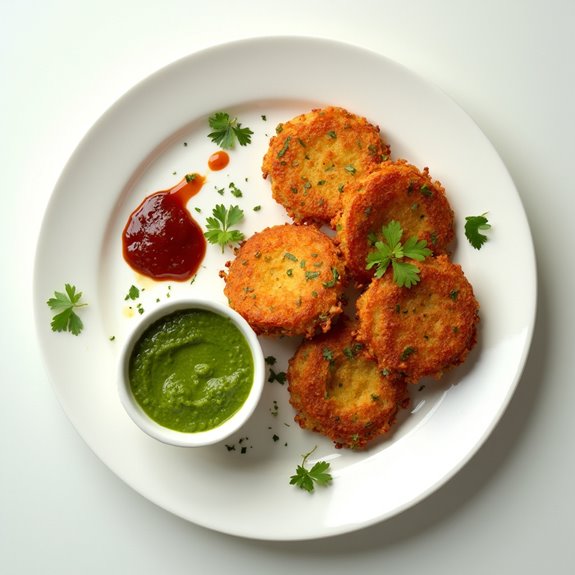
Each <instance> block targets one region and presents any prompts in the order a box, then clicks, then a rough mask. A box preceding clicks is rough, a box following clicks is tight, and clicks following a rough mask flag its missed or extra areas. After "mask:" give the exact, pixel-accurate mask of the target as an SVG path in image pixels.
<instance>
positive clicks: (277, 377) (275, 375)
mask: <svg viewBox="0 0 575 575" xmlns="http://www.w3.org/2000/svg"><path fill="white" fill-rule="evenodd" d="M274 381H277V382H278V383H279V384H280V385H283V384H284V383H285V382H286V381H287V373H286V372H285V371H279V372H276V371H275V370H273V369H272V368H271V367H270V374H269V376H268V382H269V383H274Z"/></svg>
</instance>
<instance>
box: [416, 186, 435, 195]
mask: <svg viewBox="0 0 575 575" xmlns="http://www.w3.org/2000/svg"><path fill="white" fill-rule="evenodd" d="M419 191H420V192H421V194H422V195H424V196H425V197H426V198H430V197H431V196H432V195H433V194H432V192H431V189H430V187H429V186H428V185H427V184H423V186H421V188H419Z"/></svg>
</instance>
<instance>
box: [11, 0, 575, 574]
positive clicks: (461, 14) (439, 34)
mask: <svg viewBox="0 0 575 575" xmlns="http://www.w3.org/2000/svg"><path fill="white" fill-rule="evenodd" d="M574 20H575V3H573V2H569V1H565V0H547V2H545V3H542V2H535V1H525V2H520V1H518V0H517V1H505V0H482V1H481V2H479V1H477V0H475V1H474V2H471V1H467V0H465V1H459V2H456V1H447V0H444V1H439V0H434V1H423V0H422V1H406V2H398V1H397V0H395V1H393V2H391V1H387V0H385V1H376V0H351V1H345V0H316V1H313V0H307V1H302V0H283V1H281V2H278V1H270V0H268V1H265V0H261V1H256V0H251V1H248V0H244V1H243V2H240V1H235V2H234V1H233V0H219V1H217V2H215V1H206V0H204V1H202V2H198V1H194V0H187V1H177V0H163V1H162V2H153V1H152V0H149V1H148V2H142V1H131V0H130V1H122V0H115V1H114V2H112V1H109V0H98V1H97V2H84V1H81V0H76V1H66V0H46V1H41V0H38V1H31V0H0V165H1V167H2V169H1V171H0V198H1V204H0V206H1V214H2V225H1V226H0V250H1V260H0V264H1V269H2V271H1V274H2V276H1V277H2V281H1V283H0V297H1V303H0V306H1V307H0V310H1V311H0V314H1V316H0V317H1V324H0V325H1V328H0V337H1V340H0V349H1V350H2V351H1V354H2V360H1V361H0V369H1V375H0V572H2V573H5V574H6V575H12V574H24V575H28V574H36V573H42V574H44V573H58V574H59V575H68V574H79V573H81V574H87V575H92V574H101V573H106V574H116V573H122V574H123V573H140V574H152V573H154V574H155V573H172V574H174V575H175V574H179V573H200V572H202V571H209V572H210V573H224V572H231V573H238V574H242V573H250V574H253V573H276V574H282V573H296V572H299V573H328V572H329V573H334V574H337V573H349V572H350V571H353V572H364V573H376V572H377V573H394V574H396V575H401V574H404V573H405V574H411V573H416V572H424V573H426V574H430V575H433V574H439V573H441V574H445V573H448V574H450V573H466V574H475V573H477V574H479V573H481V574H483V573H511V574H515V573H522V574H531V573H540V572H541V571H546V572H550V573H553V574H564V573H565V574H567V573H572V572H573V569H574V566H573V565H574V564H575V550H574V545H573V541H572V540H573V534H574V521H573V516H574V513H575V495H574V477H575V450H574V448H573V436H574V435H575V424H574V423H573V415H572V412H573V406H574V405H575V383H574V382H575V377H574V375H573V369H572V363H573V352H574V348H575V346H574V337H573V331H572V329H573V326H574V325H575V311H574V306H573V303H572V301H573V296H572V294H573V293H574V291H575V272H574V271H573V265H574V264H575V256H574V254H573V247H572V246H573V242H572V240H571V220H572V217H573V216H572V214H573V208H572V204H573V199H572V195H573V190H574V187H575V186H574V182H575V176H573V174H572V173H571V167H572V165H573V157H574V155H575V136H574V135H575V114H574V112H573V103H574V102H575V75H574V73H573V54H575V35H574V34H573V31H572V28H573V22H574ZM276 34H292V35H293V34H295V35H310V36H319V37H324V38H331V39H336V40H342V41H346V42H349V43H354V44H357V45H359V46H362V47H365V48H369V49H371V50H375V51H377V52H380V53H381V54H384V55H385V56H387V57H390V58H392V59H394V60H396V61H398V62H399V63H401V64H403V65H405V66H407V67H409V68H411V69H412V70H413V71H415V72H416V73H418V74H420V75H421V76H423V77H424V78H426V79H428V80H430V81H432V82H433V83H435V84H437V85H438V86H439V87H440V88H442V89H443V90H444V91H445V92H446V93H447V94H449V95H450V96H451V97H452V98H453V99H455V100H456V102H457V103H458V104H460V105H461V106H462V107H463V108H464V109H465V110H466V111H467V113H468V114H469V115H470V116H471V117H472V118H473V119H474V120H475V121H476V122H477V123H478V124H479V126H480V128H481V129H482V130H483V131H484V132H485V134H486V135H487V137H488V138H489V139H490V140H491V142H492V143H493V145H494V146H495V148H496V149H497V151H498V153H499V154H500V156H501V157H502V159H503V161H504V162H505V163H506V165H507V167H508V169H509V171H510V173H511V175H512V177H513V179H514V181H515V183H516V185H517V187H518V190H519V193H520V196H521V198H522V201H523V203H524V206H525V210H526V212H527V216H528V218H529V221H530V224H531V229H532V232H533V236H534V242H535V247H536V252H537V258H538V281H539V299H538V315H537V323H536V328H535V335H534V339H533V345H532V350H531V354H530V357H529V359H528V361H527V365H526V368H525V373H524V376H523V377H522V379H521V381H520V384H519V386H518V389H517V392H516V394H515V396H514V398H513V400H512V401H511V404H510V406H509V408H508V410H507V411H506V413H505V415H504V417H503V419H502V421H501V422H500V424H499V425H498V426H497V428H496V429H495V431H494V433H493V434H492V435H491V437H490V438H489V439H488V440H487V442H486V443H485V445H484V446H483V447H482V448H481V450H480V451H479V452H478V453H477V455H476V456H475V457H474V458H473V459H472V460H471V461H470V463H469V464H468V465H467V466H466V467H465V468H464V469H463V470H462V471H461V472H460V473H458V474H457V475H456V476H455V477H454V478H453V479H452V480H451V481H449V482H448V483H447V484H446V485H445V486H444V487H442V488H441V489H440V490H439V491H438V492H436V493H435V494H433V495H432V496H431V497H429V498H428V499H426V500H425V501H423V502H422V503H420V504H419V505H418V506H416V507H414V508H413V509H411V510H408V511H406V512H404V513H403V514H401V515H399V516H398V517H396V518H393V519H391V520H389V521H387V522H385V523H382V524H379V525H376V526H374V527H370V528H368V529H365V530H362V531H358V532H355V533H352V534H348V535H344V536H339V537H335V538H331V539H325V540H318V541H309V542H301V543H274V542H258V541H251V540H244V539H239V538H234V537H230V536H225V535H221V534H218V533H213V532H210V531H207V530H205V529H203V528H200V527H197V526H195V525H191V524H188V523H186V522H184V521H182V520H180V519H178V518H176V517H174V516H172V515H170V514H169V513H167V512H165V511H163V510H162V509H158V508H157V507H155V506H154V505H152V504H151V503H149V502H148V501H147V500H145V499H143V498H142V497H141V496H139V495H138V494H136V493H134V492H133V491H132V490H131V489H130V488H129V487H127V486H126V485H125V484H123V483H122V482H121V481H120V480H119V479H117V478H116V477H115V476H114V475H113V474H112V473H111V472H110V471H109V470H108V469H107V468H106V467H105V466H104V465H103V464H102V463H101V462H100V461H99V460H98V459H97V458H96V457H95V456H94V455H93V454H92V452H91V451H90V450H89V448H88V447H87V446H86V445H85V444H84V442H83V440H82V439H81V438H80V437H79V436H78V434H77V433H76V431H75V430H74V428H73V427H72V426H71V424H70V423H69V421H68V419H67V417H66V415H65V414H64V413H63V411H62V409H61V408H60V406H59V405H58V403H57V400H56V398H55V395H54V393H53V391H52V388H51V385H50V382H49V380H48V377H47V374H46V372H45V370H44V367H43V365H42V362H41V358H40V354H39V350H38V346H37V343H36V339H35V328H34V322H33V315H32V290H31V284H32V263H33V258H34V252H35V247H36V239H37V234H38V231H39V226H40V223H41V220H42V216H43V212H44V209H45V207H46V204H47V201H48V198H49V196H50V193H51V190H52V189H53V187H54V185H55V183H56V180H57V178H58V176H59V174H60V172H61V170H62V169H63V167H64V165H65V163H66V161H67V160H68V158H69V156H70V155H71V153H72V152H73V150H74V148H75V146H76V145H77V144H78V142H79V140H80V139H81V138H82V136H83V135H84V134H85V132H86V131H87V130H88V129H89V128H90V126H91V125H92V124H93V123H94V122H95V121H96V120H97V118H98V117H99V116H100V115H101V114H102V113H103V112H104V111H105V110H106V109H107V108H108V107H109V106H110V105H111V104H112V103H113V102H114V101H115V100H116V99H117V98H118V97H119V96H120V95H122V94H123V93H124V92H126V91H127V90H128V89H129V88H130V87H131V86H133V85H134V84H135V83H136V82H138V81H139V80H141V79H143V78H144V77H146V76H147V75H149V74H150V73H151V72H153V71H155V70H157V69H159V68H161V67H163V66H164V65H166V64H168V63H169V62H171V61H173V60H175V59H176V58H179V57H181V56H184V55H187V54H189V53H190V52H193V51H196V50H197V49H200V48H204V47H207V46H210V45H213V44H217V43H220V42H223V41H228V40H234V39H239V38H247V37H253V36H267V35H276ZM277 73H281V71H278V70H262V74H266V75H269V77H270V80H273V75H274V74H277ZM213 89H214V90H233V86H229V85H227V84H226V83H225V79H222V81H221V83H218V82H216V81H214V85H213ZM500 225H504V224H503V223H502V224H500ZM70 249H73V245H71V246H70ZM498 271H499V273H500V276H501V290H505V273H504V270H498ZM269 520H270V523H272V522H273V521H274V513H273V509H270V514H269Z"/></svg>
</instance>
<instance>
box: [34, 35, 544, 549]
mask: <svg viewBox="0 0 575 575" xmlns="http://www.w3.org/2000/svg"><path fill="white" fill-rule="evenodd" d="M329 104H332V105H338V106H343V107H345V108H348V109H349V110H350V111H352V112H355V113H357V114H360V115H364V116H366V117H367V118H368V119H369V120H370V121H372V122H374V123H376V124H378V125H379V126H380V128H381V131H382V134H383V136H384V138H385V139H386V140H387V141H388V142H389V143H390V144H391V147H392V157H394V158H400V157H401V158H406V159H407V160H409V161H410V162H411V163H413V164H415V165H417V166H418V167H420V168H423V167H424V166H429V169H430V173H431V175H432V176H433V177H434V178H435V179H438V180H440V181H441V182H442V183H443V185H444V186H445V188H446V191H447V194H448V198H449V200H450V202H451V204H452V207H453V209H454V211H455V214H456V225H457V242H456V246H455V251H454V253H453V259H454V260H455V261H457V262H458V263H460V264H461V265H462V267H463V269H464V271H465V273H466V275H467V277H468V278H469V280H470V281H471V283H472V284H473V286H474V289H475V292H476V296H477V298H478V299H479V301H480V304H481V318H482V321H481V328H480V335H479V342H478V345H477V346H476V348H475V349H474V351H473V352H472V354H471V356H470V357H469V359H468V361H467V362H466V363H465V364H464V365H463V366H461V367H460V368H457V369H455V370H453V371H452V372H451V373H449V374H448V375H447V376H446V377H445V378H444V379H443V380H441V381H440V382H424V385H422V386H414V387H413V389H412V392H413V405H412V407H411V408H410V410H409V411H407V410H406V411H405V412H404V413H403V414H402V415H401V417H400V420H399V422H398V425H397V426H396V429H395V431H394V432H393V433H391V434H390V435H389V437H386V438H384V439H381V440H379V441H377V442H376V443H374V444H373V445H372V446H371V448H370V449H368V450H367V451H365V452H362V453H355V452H352V451H346V450H338V449H335V448H334V447H333V445H332V444H331V442H329V441H328V440H326V439H324V438H323V437H321V436H319V435H317V434H314V433H311V432H306V431H303V430H301V429H299V427H298V426H297V425H296V424H295V423H294V421H293V412H292V410H291V407H290V406H289V403H288V398H287V395H288V394H287V389H286V387H287V386H286V385H281V384H280V383H278V382H277V381H275V382H272V383H268V384H266V388H265V392H264V396H263V399H262V401H261V403H260V405H259V407H258V409H257V411H256V414H255V416H254V418H253V419H252V420H251V421H250V422H249V424H248V425H247V426H246V427H245V428H244V429H243V430H241V433H240V434H238V436H237V437H235V438H233V439H231V440H230V441H229V442H227V446H226V445H216V446H211V447H206V448H200V449H182V448H176V447H169V446H167V445H163V444H161V443H159V442H157V441H155V440H153V439H151V438H149V437H148V436H146V435H145V434H144V433H142V432H141V431H140V430H139V429H138V428H137V427H136V426H135V425H134V424H133V423H132V421H131V420H130V418H129V417H128V416H127V414H126V413H125V412H124V410H123V408H122V406H121V404H120V401H119V398H118V394H117V391H116V378H115V374H116V362H117V359H118V350H119V347H120V344H121V342H122V340H123V338H124V337H125V335H126V333H127V330H128V329H129V328H130V326H132V325H133V323H134V322H136V321H137V320H138V317H139V315H140V314H139V313H138V312H137V311H136V310H137V308H138V307H140V308H141V309H142V310H143V312H144V313H146V310H150V309H152V308H153V306H154V305H155V304H156V301H157V300H160V301H161V300H164V299H165V298H168V297H170V298H177V297H182V296H195V295H206V294H208V295H210V296H211V297H213V298H214V299H216V300H220V301H223V302H225V301H226V300H225V298H224V296H223V280H222V279H221V278H220V277H218V271H219V270H220V269H222V267H223V265H224V263H225V262H226V261H227V260H228V259H230V257H231V256H232V253H231V251H230V250H229V249H227V250H226V253H225V254H223V255H222V254H221V253H220V251H219V248H217V247H216V246H212V245H208V250H207V256H206V258H205V260H204V263H203V266H202V268H201V269H200V271H199V273H198V274H197V277H196V279H195V281H194V282H193V283H191V282H185V283H182V284H179V283H176V282H161V283H154V282H151V281H143V280H142V279H141V278H138V277H136V275H135V274H134V273H133V272H132V271H131V269H130V268H129V267H128V266H127V265H126V263H125V262H124V260H123V259H122V254H121V239H120V238H121V231H122V228H123V226H124V224H125V222H126V219H127V218H128V216H129V214H130V213H131V211H132V210H133V209H134V208H136V207H137V205H138V204H139V203H140V201H141V200H142V199H143V198H144V197H145V196H146V195H148V194H150V193H152V192H154V191H157V190H161V189H166V188H169V187H171V186H172V185H174V184H175V183H177V182H178V181H179V180H180V179H181V178H182V177H184V175H185V174H186V173H189V172H199V173H202V174H204V175H205V176H206V177H207V182H206V184H205V186H204V188H203V190H202V191H201V192H200V193H199V194H198V195H197V196H196V197H194V198H192V200H191V201H190V204H189V209H190V211H191V213H192V214H193V215H194V217H195V218H196V220H197V221H198V222H199V223H200V224H201V225H202V226H204V224H205V218H206V217H207V216H209V215H210V214H211V209H212V208H213V207H214V206H215V205H216V204H217V203H224V204H225V205H226V206H227V205H230V204H238V205H240V206H241V207H242V208H243V209H244V212H245V214H246V217H245V221H244V223H243V224H242V230H243V231H244V232H245V233H246V235H249V234H251V233H253V232H254V231H256V230H259V229H262V228H264V227H266V226H268V225H270V224H272V223H279V222H283V221H288V220H287V218H286V216H285V213H284V210H283V208H281V207H280V206H279V205H277V204H275V202H274V201H273V200H272V199H271V194H270V188H269V182H267V181H265V180H263V179H262V177H261V172H260V165H261V159H262V157H263V154H264V152H265V150H266V147H267V142H268V140H269V137H270V136H271V135H272V134H273V133H274V131H275V126H276V124H277V123H278V122H281V121H285V120H288V119H290V118H291V117H293V116H294V115H296V114H299V113H302V112H306V111H309V110H310V109H311V108H312V107H314V106H323V105H329ZM216 111H226V112H229V113H230V114H232V115H237V117H238V119H239V121H240V122H241V123H242V124H243V125H244V126H247V127H249V128H251V129H252V130H253V131H254V136H253V142H252V144H251V145H249V146H246V147H238V148H237V149H235V150H234V151H233V152H231V154H230V156H231V162H230V165H229V166H228V168H227V169H225V170H223V171H221V172H211V171H210V170H209V169H208V167H207V160H208V157H209V155H210V154H211V153H212V152H214V151H215V150H216V149H217V148H216V146H215V145H214V144H212V143H211V142H210V140H209V139H208V137H207V134H208V133H209V131H210V129H209V127H208V117H209V116H210V115H211V114H212V113H214V112H216ZM230 183H234V184H235V186H236V187H237V188H239V189H240V190H241V191H242V197H241V198H236V197H235V196H233V195H232V194H231V189H230ZM256 206H261V209H260V210H259V211H254V210H253V208H254V207H256ZM484 212H488V217H489V220H490V222H491V223H492V225H493V227H492V229H491V230H490V231H489V232H488V234H489V241H488V242H487V243H486V244H485V245H484V246H483V248H482V249H481V250H480V251H477V250H474V249H473V248H472V247H471V246H470V245H469V243H468V242H467V240H466V238H465V236H464V233H463V224H464V221H465V216H468V215H478V214H482V213H484ZM35 272H36V273H35V305H36V318H37V328H38V333H39V339H40V343H41V347H42V349H43V351H44V356H45V361H46V363H47V366H48V369H49V371H50V373H51V376H52V379H53V384H54V387H55V390H56V392H57V394H58V397H59V399H60V401H61V403H62V405H63V407H64V409H65V411H66V413H67V414H68V416H69V417H70V419H71V421H72V423H73V425H74V426H75V427H76V429H77V430H78V431H79V433H80V434H81V436H82V437H83V438H84V439H85V440H86V442H87V443H88V445H89V446H90V447H91V448H92V449H93V450H94V451H95V452H96V454H97V455H98V456H99V457H100V458H101V459H102V461H104V462H105V463H106V464H107V465H108V466H109V467H110V468H111V469H112V470H113V471H114V472H115V473H117V474H118V475H119V476H120V477H121V478H122V479H123V480H124V481H125V482H126V483H127V484H129V485H130V486H132V487H133V488H134V489H135V490H137V491H138V492H140V493H141V494H142V495H144V496H145V497H147V498H148V499H150V500H151V501H153V502H155V503H156V504H157V505H159V506H161V507H163V508H165V509H167V510H169V511H171V512H173V513H175V514H177V515H179V516H181V517H183V518H185V519H187V520H189V521H193V522H195V523H197V524H200V525H203V526H206V527H208V528H211V529H215V530H218V531H221V532H226V533H230V534H235V535H240V536H245V537H253V538H261V539H274V540H294V539H312V538H318V537H324V536H329V535H333V534H338V533H344V532H348V531H352V530H355V529H358V528H361V527H364V526H367V525H370V524H372V523H375V522H378V521H381V520H384V519H386V518H389V517H392V516H393V515H396V514H397V513H399V512H401V511H402V510H404V509H406V508H408V507H410V506H412V505H414V504H415V503H417V502H418V501H420V500H421V499H422V498H424V497H426V496H427V495H429V494H430V493H432V492H433V491H434V490H436V489H437V488H438V487H439V486H440V485H442V484H443V483H445V482H446V481H447V480H448V479H449V478H450V477H451V476H452V475H453V474H454V473H456V472H457V470H459V469H460V468H461V467H462V466H463V465H464V464H465V463H466V462H467V461H468V460H469V459H470V457H471V456H472V455H473V453H475V452H476V451H477V449H478V448H479V447H480V446H481V444H482V443H483V442H484V441H485V439H486V438H487V436H488V435H489V433H490V432H491V431H492V429H493V427H494V426H495V424H496V423H497V421H498V420H499V418H500V417H501V415H502V413H503V411H504V409H505V407H506V406H507V404H508V402H509V399H510V397H511V395H512V393H513V391H514V389H515V387H516V385H517V383H518V380H519V378H520V375H521V371H522V368H523V365H524V363H525V360H526V356H527V353H528V348H529V344H530V341H531V335H532V330H533V325H534V316H535V301H536V278H535V260H534V253H533V249H532V240H531V236H530V231H529V227H528V224H527V221H526V217H525V213H524V211H523V207H522V205H521V201H520V199H519V196H518V194H517V191H516V189H515V187H514V185H513V182H512V181H511V179H510V177H509V175H508V173H507V171H506V169H505V167H504V166H503V164H502V162H501V160H500V159H499V157H498V155H497V153H496V152H495V151H494V149H493V147H492V146H491V145H490V143H489V142H488V141H487V139H486V138H485V136H484V135H483V134H482V133H481V131H480V130H479V129H478V128H477V126H476V125H475V124H474V123H473V122H472V121H471V120H470V118H469V117H468V116H467V115H466V114H465V113H464V112H463V111H462V110H461V109H460V108H459V107H458V106H457V105H455V104H454V103H453V102H452V101H451V100H450V99H449V98H448V97H446V96H445V95H444V94H443V93H442V92H441V91H440V90H438V89H437V88H435V87H433V86H431V85H429V84H428V83H427V82H426V81H423V80H422V79H421V78H419V77H417V76H416V75H414V74H413V73H411V72H410V71H408V70H406V69H405V68H403V67H401V66H399V65H397V64H395V63H394V62H391V61H389V60H387V59H386V58H384V57H382V56H380V55H378V54H374V53H371V52H368V51H366V50H363V49H359V48H356V47H352V46H348V45H342V44H339V43H335V42H331V41H326V40H317V39H306V38H262V39H254V40H247V41H240V42H236V43H232V44H227V45H222V46H219V47H215V48H211V49H208V50H205V51H203V52H200V53H197V54H193V55H191V56H189V57H186V58H184V59H182V60H180V61H177V62H175V63H173V64H171V65H170V66H167V67H166V68H164V69H162V70H161V71H159V72H157V73H155V74H153V75H152V76H151V77H149V78H148V79H146V80H144V81H143V82H142V83H140V84H139V85H137V86H136V87H135V88H133V89H132V90H130V91H129V92H128V93H127V94H126V95H125V96H124V97H122V98H121V99H120V100H119V101H118V102H117V103H116V104H115V105H114V106H112V108H111V109H110V110H109V111H108V112H107V113H106V114H104V116H103V117H102V118H101V119H100V120H99V121H98V122H97V123H96V125H95V126H94V127H93V128H92V129H91V130H90V132H89V133H88V134H87V135H86V137H85V138H84V140H83V141H82V142H81V144H80V145H79V146H78V149H77V150H76V152H75V153H74V155H73V156H72V158H71V159H70V161H69V163H68V165H67V167H66V169H65V171H64V173H63V174H62V176H61V178H60V180H59V182H58V184H57V186H56V189H55V191H54V193H53V196H52V198H51V201H50V204H49V207H48V210H47V213H46V216H45V220H44V223H43V226H42V230H41V234H40V238H39V242H38V252H37V260H36V270H35ZM65 283H71V284H74V285H76V286H77V288H78V289H79V290H81V291H82V292H83V299H84V301H86V302H87V303H88V304H89V305H88V306H87V307H86V308H83V309H82V310H81V311H80V312H79V313H80V314H81V317H82V319H83V321H84V324H85V328H84V331H83V332H82V333H81V334H80V335H79V336H77V337H76V336H73V335H71V334H69V333H54V332H52V331H51V329H50V319H51V312H50V310H49V309H48V306H47V305H46V303H45V302H46V300H47V299H48V298H49V297H50V296H51V295H52V293H53V292H54V290H59V291H60V290H63V287H64V284H65ZM132 284H134V285H137V286H139V287H140V288H145V289H144V290H143V291H141V296H140V298H139V299H138V300H137V301H131V300H125V296H126V294H127V293H128V290H129V288H130V286H131V285H132ZM262 341H263V345H264V352H265V353H266V355H273V356H275V357H276V358H277V364H276V365H275V366H274V369H275V370H276V371H278V372H279V371H284V370H285V369H286V367H287V360H288V358H289V357H290V355H291V354H292V352H293V350H294V349H295V345H296V344H297V341H294V340H286V339H282V340H271V339H263V338H262ZM314 446H317V450H316V452H315V453H314V455H313V459H312V460H311V462H312V463H313V461H315V460H317V459H324V460H327V461H329V462H330V463H331V468H332V474H333V483H332V485H331V486H329V487H325V488H321V487H320V488H317V489H316V490H315V492H314V493H312V494H309V493H307V492H304V491H302V490H300V489H297V488H296V487H294V486H292V485H290V484H289V478H290V475H291V474H292V473H294V472H295V469H296V465H297V464H298V463H300V461H301V456H302V454H304V453H306V452H308V451H310V450H311V449H312V448H313V447H314Z"/></svg>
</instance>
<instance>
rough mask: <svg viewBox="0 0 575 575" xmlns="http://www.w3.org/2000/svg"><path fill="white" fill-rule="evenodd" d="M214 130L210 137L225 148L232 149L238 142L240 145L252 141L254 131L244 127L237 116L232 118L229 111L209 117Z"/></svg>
mask: <svg viewBox="0 0 575 575" xmlns="http://www.w3.org/2000/svg"><path fill="white" fill-rule="evenodd" d="M208 123H209V126H210V128H212V130H213V131H212V132H210V133H209V134H208V138H210V139H211V140H212V142H214V143H215V144H217V145H218V146H220V147H221V148H222V149H224V150H231V149H233V148H234V146H235V143H236V142H237V143H238V144H239V145H240V146H246V145H247V144H249V143H251V141H252V135H253V132H252V131H251V130H250V129H249V128H242V125H241V124H240V123H239V122H238V120H237V118H231V117H230V115H229V114H228V113H227V112H216V113H215V114H213V115H212V116H210V118H209V119H208Z"/></svg>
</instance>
